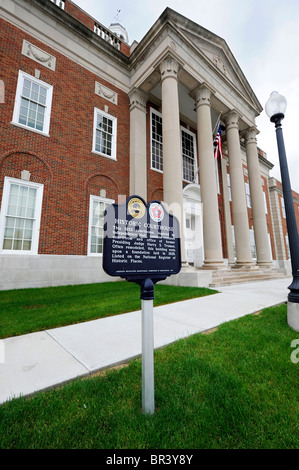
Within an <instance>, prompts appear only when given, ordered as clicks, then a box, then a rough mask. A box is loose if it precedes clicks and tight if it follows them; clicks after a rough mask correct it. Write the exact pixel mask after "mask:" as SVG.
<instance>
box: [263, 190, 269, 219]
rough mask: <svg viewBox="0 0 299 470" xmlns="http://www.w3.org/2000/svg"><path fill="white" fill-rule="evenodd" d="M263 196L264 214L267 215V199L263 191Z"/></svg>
mask: <svg viewBox="0 0 299 470" xmlns="http://www.w3.org/2000/svg"><path fill="white" fill-rule="evenodd" d="M263 195H264V204H265V214H268V206H267V197H266V193H265V191H263Z"/></svg>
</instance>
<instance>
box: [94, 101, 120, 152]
mask: <svg viewBox="0 0 299 470" xmlns="http://www.w3.org/2000/svg"><path fill="white" fill-rule="evenodd" d="M98 114H100V115H101V116H104V117H106V118H107V119H110V120H111V121H112V143H111V155H107V154H106V153H103V152H99V151H98V150H96V128H97V116H98ZM116 142H117V118H116V117H115V116H111V114H107V113H105V112H104V111H102V110H101V109H98V108H94V116H93V138H92V153H95V154H97V155H101V156H103V157H106V158H110V159H111V160H117V158H116Z"/></svg>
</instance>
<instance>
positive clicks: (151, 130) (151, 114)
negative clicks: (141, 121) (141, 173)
mask: <svg viewBox="0 0 299 470" xmlns="http://www.w3.org/2000/svg"><path fill="white" fill-rule="evenodd" d="M153 114H155V115H156V116H158V117H159V118H161V119H162V114H161V113H159V112H158V111H156V110H155V109H153V108H151V109H150V136H151V137H150V139H151V170H154V171H158V173H163V169H162V170H161V169H159V168H155V166H154V165H153V127H152V122H153ZM162 125H163V123H162ZM161 137H162V141H161V142H158V143H160V144H161V146H162V168H163V136H161Z"/></svg>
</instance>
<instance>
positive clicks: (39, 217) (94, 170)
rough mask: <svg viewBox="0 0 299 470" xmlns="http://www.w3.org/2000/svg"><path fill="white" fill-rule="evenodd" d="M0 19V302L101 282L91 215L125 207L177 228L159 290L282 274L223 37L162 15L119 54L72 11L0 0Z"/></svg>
mask: <svg viewBox="0 0 299 470" xmlns="http://www.w3.org/2000/svg"><path fill="white" fill-rule="evenodd" d="M0 15H1V18H0V28H1V29H0V31H1V38H2V41H1V45H0V54H1V64H2V67H1V76H0V80H1V81H0V87H1V94H0V101H1V104H0V106H1V108H0V109H1V115H0V119H1V142H0V201H1V208H0V269H1V271H0V289H11V288H18V287H35V286H49V285H61V284H76V283H85V282H101V281H104V280H111V278H109V277H108V276H107V275H106V274H105V273H104V272H103V270H102V262H101V253H102V225H103V211H104V209H105V206H106V205H107V204H109V203H112V202H118V201H123V199H124V197H128V196H129V195H131V194H138V195H139V196H141V197H143V198H144V199H145V200H146V201H150V200H153V199H158V200H161V201H163V202H164V203H165V205H166V206H167V207H168V208H170V209H172V210H173V211H174V213H176V215H177V216H178V217H179V218H180V221H181V227H182V231H181V238H182V258H183V265H184V269H183V270H182V272H181V273H180V275H179V276H178V277H177V278H176V279H175V280H174V281H173V282H179V283H181V284H192V285H209V284H211V283H212V273H215V272H218V273H219V272H225V273H226V274H227V275H228V276H230V275H231V272H232V271H233V272H236V270H237V269H238V276H239V278H240V276H241V273H242V272H243V271H244V270H246V272H247V273H250V276H251V277H252V278H253V277H254V276H257V275H261V274H263V275H264V274H265V271H266V272H267V276H270V275H273V274H274V273H275V270H274V268H284V269H285V268H287V267H288V262H287V260H288V254H287V245H286V243H287V242H286V240H287V238H286V226H285V224H284V217H283V212H280V213H279V211H278V208H279V202H280V204H281V201H282V198H281V195H282V191H281V185H280V183H279V182H278V181H276V180H274V179H273V178H270V170H271V169H272V167H273V165H272V164H271V162H269V160H268V159H267V156H266V154H265V153H264V152H262V151H261V150H260V149H258V148H257V146H256V138H255V137H256V134H257V132H258V130H257V128H256V126H255V118H256V117H257V116H258V115H259V114H260V113H261V111H262V107H261V105H260V103H259V101H258V99H257V98H256V96H255V94H254V92H253V90H252V89H251V87H250V85H249V83H248V82H247V80H246V77H245V76H244V74H243V72H242V71H241V69H240V68H239V66H238V64H237V62H236V60H235V58H234V56H233V54H232V52H231V51H230V49H229V48H228V46H227V44H226V42H225V41H224V40H223V39H222V38H220V37H218V36H217V35H215V34H213V33H211V32H209V31H207V30H205V29H204V28H202V27H201V26H199V25H197V24H195V23H194V22H192V21H190V20H188V19H186V18H184V17H183V16H181V15H179V14H178V13H176V12H175V11H173V10H171V9H169V8H167V9H166V10H165V11H164V12H163V14H162V15H161V16H160V18H159V19H158V20H157V21H156V22H155V24H154V25H153V26H152V28H151V29H150V30H149V31H148V33H147V34H146V35H145V36H144V38H143V39H142V41H141V42H140V43H137V42H135V41H134V42H133V43H132V44H131V45H129V43H128V36H127V32H126V30H125V29H124V28H123V27H122V26H121V25H119V24H117V23H116V24H112V25H110V26H109V28H107V27H104V26H103V25H102V24H101V22H100V19H99V21H98V19H94V18H92V17H91V16H90V15H88V14H87V13H86V12H84V11H83V10H82V9H80V8H79V7H77V6H76V5H75V4H74V3H72V2H71V1H70V0H65V1H62V0H55V1H53V0H4V1H3V2H2V3H1V6H0ZM219 124H221V126H222V146H223V158H218V159H217V160H215V159H214V155H213V153H214V148H213V139H214V137H215V135H216V132H217V129H218V125H219ZM269 178H270V179H269ZM294 202H295V204H296V214H297V217H298V214H299V210H298V208H299V195H298V194H295V193H294Z"/></svg>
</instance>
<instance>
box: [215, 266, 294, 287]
mask: <svg viewBox="0 0 299 470" xmlns="http://www.w3.org/2000/svg"><path fill="white" fill-rule="evenodd" d="M285 277H287V274H286V271H285V270H284V269H275V268H259V267H256V266H254V267H252V268H249V267H248V268H235V267H233V268H224V269H218V270H214V271H213V273H212V282H211V283H210V286H209V287H211V288H212V287H220V286H229V285H232V284H242V283H244V282H257V281H266V280H270V279H279V278H285Z"/></svg>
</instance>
